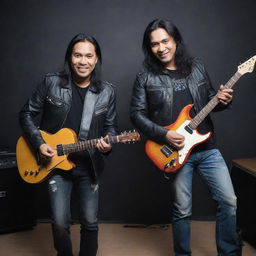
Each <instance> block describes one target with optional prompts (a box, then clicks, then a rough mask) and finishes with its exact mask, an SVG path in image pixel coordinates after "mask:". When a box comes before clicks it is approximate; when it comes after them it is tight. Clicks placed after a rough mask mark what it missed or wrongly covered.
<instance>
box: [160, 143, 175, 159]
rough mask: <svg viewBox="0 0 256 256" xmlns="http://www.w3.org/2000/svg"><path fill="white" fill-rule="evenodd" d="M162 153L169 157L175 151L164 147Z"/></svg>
mask: <svg viewBox="0 0 256 256" xmlns="http://www.w3.org/2000/svg"><path fill="white" fill-rule="evenodd" d="M161 152H162V153H163V154H164V155H165V156H166V157H169V156H170V155H171V154H172V153H173V151H172V149H170V148H169V147H168V146H166V145H164V146H163V147H162V148H161Z"/></svg>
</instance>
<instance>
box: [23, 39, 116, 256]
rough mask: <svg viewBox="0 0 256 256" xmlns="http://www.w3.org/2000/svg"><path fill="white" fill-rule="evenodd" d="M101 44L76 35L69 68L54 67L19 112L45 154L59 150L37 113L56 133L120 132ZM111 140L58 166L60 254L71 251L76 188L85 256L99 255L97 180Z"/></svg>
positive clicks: (55, 201)
mask: <svg viewBox="0 0 256 256" xmlns="http://www.w3.org/2000/svg"><path fill="white" fill-rule="evenodd" d="M101 62H102V58H101V50H100V47H99V44H98V43H97V41H96V39H95V38H94V37H92V36H88V35H85V34H78V35H76V36H75V37H74V38H73V39H72V40H71V42H70V43H69V45H68V48H67V51H66V56H65V68H64V71H62V72H58V73H49V74H47V75H46V76H45V78H44V80H43V82H42V83H41V84H40V85H39V86H38V88H37V90H36V91H35V93H34V94H33V95H32V97H31V98H30V99H29V100H28V101H27V103H26V104H25V106H24V107H23V108H22V110H21V112H20V123H21V126H22V128H23V131H24V133H25V136H26V137H27V139H28V140H29V142H30V144H31V145H32V147H33V149H34V151H35V152H36V153H37V154H38V156H39V158H40V159H47V160H50V159H51V158H52V157H53V156H54V154H55V150H54V149H53V148H52V147H51V146H50V145H48V144H47V143H46V142H45V141H44V139H43V138H42V136H41V134H40V132H39V130H38V128H37V125H36V122H35V119H34V118H35V117H36V116H38V115H39V114H42V117H41V122H40V129H42V130H44V131H47V132H49V133H56V132H57V131H58V130H59V129H61V128H63V127H65V128H70V129H73V130H74V131H75V132H76V133H77V134H78V139H79V140H87V139H94V138H101V137H102V136H103V137H104V136H107V135H109V134H110V135H115V134H116V130H117V125H116V107H115V93H114V90H113V87H112V85H111V84H109V83H108V82H105V81H102V80H101V79H100V67H101ZM110 150H111V144H108V143H106V142H105V141H104V139H103V138H101V139H99V140H98V143H97V148H96V149H95V148H94V149H88V150H87V151H82V152H78V153H73V154H71V155H70V159H71V160H72V161H73V162H74V163H75V165H76V167H75V168H74V169H72V170H71V171H69V172H64V171H61V170H56V171H55V172H54V175H53V176H52V177H51V178H50V179H49V180H48V191H49V197H50V206H51V211H52V218H53V224H52V233H53V239H54V246H55V249H56V251H57V255H58V256H72V255H73V253H72V243H71V239H70V230H69V227H70V221H71V209H70V201H71V192H72V189H73V188H74V189H75V191H76V192H77V194H78V196H77V197H76V198H78V200H79V221H80V224H81V232H80V233H81V240H80V253H79V255H80V256H95V255H96V253H97V248H98V222H97V213H98V190H99V186H98V181H99V174H100V173H101V171H102V170H103V154H107V153H108V152H109V151H110Z"/></svg>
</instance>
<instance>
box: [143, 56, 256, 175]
mask: <svg viewBox="0 0 256 256" xmlns="http://www.w3.org/2000/svg"><path fill="white" fill-rule="evenodd" d="M255 61H256V55H255V56H253V57H252V58H250V59H249V60H247V61H246V62H244V63H243V64H241V65H239V66H238V69H237V72H236V73H235V74H234V75H233V76H232V77H231V78H230V80H229V81H228V82H227V83H226V84H225V85H224V87H225V88H232V87H233V85H234V84H235V83H236V82H237V81H238V80H239V78H240V77H241V76H242V75H244V74H245V73H248V72H250V73H251V72H252V71H253V69H254V65H255ZM218 103H219V100H218V97H217V95H215V96H214V97H213V98H212V99H211V100H210V101H209V102H208V104H207V105H206V106H205V107H204V108H203V109H202V110H201V111H200V112H199V113H198V114H197V115H196V116H195V117H194V118H193V119H192V118H191V117H190V115H189V113H190V110H191V108H192V107H193V105H192V104H190V105H187V106H185V107H184V108H183V109H182V110H181V112H180V113H179V116H178V118H177V120H176V121H175V122H174V123H173V124H171V125H168V126H166V127H165V128H167V129H168V130H174V131H176V132H177V133H179V134H181V135H183V136H184V137H185V141H184V143H185V146H184V147H183V148H182V149H180V150H177V149H176V148H175V147H173V146H171V145H170V144H158V143H156V142H154V141H152V140H148V141H146V144H145V151H146V154H147V156H148V157H149V158H150V159H151V160H152V161H153V163H154V164H155V165H156V166H157V167H158V168H159V169H160V170H162V171H164V172H167V173H172V172H176V171H177V170H179V169H180V168H181V167H182V166H183V165H184V164H185V163H186V161H187V159H188V157H189V155H190V152H191V151H192V149H193V148H194V147H195V146H197V145H198V144H201V143H203V142H205V141H206V140H208V139H209V138H210V136H211V134H212V132H208V133H206V134H200V133H199V132H198V131H197V127H198V125H199V124H200V123H201V122H202V121H203V120H204V119H205V118H206V116H207V115H208V114H209V113H210V112H211V111H212V110H213V109H214V107H215V106H216V105H217V104H218Z"/></svg>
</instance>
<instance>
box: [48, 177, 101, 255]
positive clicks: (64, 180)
mask: <svg viewBox="0 0 256 256" xmlns="http://www.w3.org/2000/svg"><path fill="white" fill-rule="evenodd" d="M73 187H74V189H75V190H76V191H75V192H77V193H76V198H77V199H78V200H79V222H80V224H81V231H80V233H81V238H80V254H79V256H87V255H88V256H95V255H96V253H97V248H98V221H97V213H98V185H95V184H93V183H92V180H91V178H90V176H89V175H85V176H81V175H80V176H79V175H72V174H66V175H60V174H55V175H54V176H52V177H51V178H50V179H49V183H48V191H49V196H50V206H51V211H52V218H53V224H52V232H53V239H54V247H55V249H56V251H57V253H58V254H57V255H58V256H72V255H73V253H72V244H71V239H70V230H69V227H70V222H71V209H70V201H71V192H72V189H73Z"/></svg>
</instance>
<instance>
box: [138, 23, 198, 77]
mask: <svg viewBox="0 0 256 256" xmlns="http://www.w3.org/2000/svg"><path fill="white" fill-rule="evenodd" d="M158 28H163V29H165V30H166V32H167V33H168V34H169V35H170V36H172V37H173V39H174V41H175V42H176V52H175V65H176V67H177V71H178V72H179V73H180V74H182V75H184V76H187V75H189V74H190V73H191V69H192V63H193V58H192V57H190V55H189V53H188V51H187V49H186V47H185V45H184V42H183V38H182V36H181V34H180V32H179V30H178V28H177V27H176V26H175V25H174V24H173V23H172V22H171V21H170V20H167V19H155V20H153V21H152V22H150V23H149V24H148V26H147V28H146V30H145V32H144V36H143V43H142V49H143V52H144V56H145V57H144V61H143V65H144V67H145V68H146V69H147V70H149V71H151V72H153V73H155V74H159V73H161V72H162V71H163V70H164V69H165V68H164V64H163V63H162V62H161V61H160V60H158V59H157V58H156V57H155V56H154V55H153V53H152V50H151V41H150V34H151V33H152V32H153V31H154V30H156V29H158Z"/></svg>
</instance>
